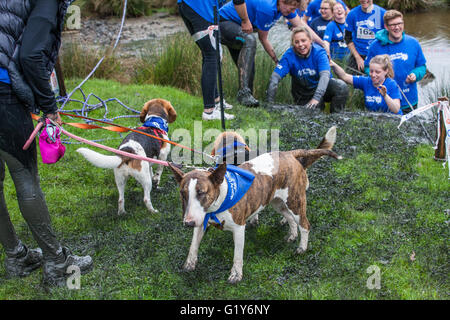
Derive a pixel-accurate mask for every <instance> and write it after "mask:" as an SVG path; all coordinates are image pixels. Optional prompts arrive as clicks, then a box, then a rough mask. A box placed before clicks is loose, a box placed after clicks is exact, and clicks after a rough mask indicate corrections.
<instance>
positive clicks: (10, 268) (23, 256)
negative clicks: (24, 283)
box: [5, 245, 42, 278]
mask: <svg viewBox="0 0 450 320" xmlns="http://www.w3.org/2000/svg"><path fill="white" fill-rule="evenodd" d="M22 246H23V250H21V251H20V252H19V253H18V254H17V255H15V256H7V257H6V260H5V271H6V277H7V278H14V277H26V276H28V275H29V274H30V273H32V272H33V271H34V270H36V269H38V268H39V267H40V266H41V265H42V250H41V248H37V249H28V248H27V246H25V245H22Z"/></svg>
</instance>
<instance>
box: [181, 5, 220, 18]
mask: <svg viewBox="0 0 450 320" xmlns="http://www.w3.org/2000/svg"><path fill="white" fill-rule="evenodd" d="M180 2H184V3H186V4H187V5H188V6H189V7H191V9H192V10H194V11H195V12H196V13H197V14H199V15H200V16H201V17H202V18H203V19H205V20H206V21H208V22H211V23H214V10H213V6H217V9H219V8H220V5H221V4H219V2H221V1H219V0H178V1H177V3H180Z"/></svg>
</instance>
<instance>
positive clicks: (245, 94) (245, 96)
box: [237, 88, 259, 107]
mask: <svg viewBox="0 0 450 320" xmlns="http://www.w3.org/2000/svg"><path fill="white" fill-rule="evenodd" d="M237 101H238V102H239V103H240V104H242V105H244V106H247V107H258V106H259V101H258V100H256V99H255V98H254V97H253V95H252V93H251V91H250V89H249V88H244V89H241V90H239V91H238V93H237Z"/></svg>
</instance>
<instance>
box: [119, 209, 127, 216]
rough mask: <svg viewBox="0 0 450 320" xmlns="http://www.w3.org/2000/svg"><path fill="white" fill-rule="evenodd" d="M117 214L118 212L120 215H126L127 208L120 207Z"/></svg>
mask: <svg viewBox="0 0 450 320" xmlns="http://www.w3.org/2000/svg"><path fill="white" fill-rule="evenodd" d="M117 214H118V215H119V216H123V215H126V214H127V212H126V211H125V210H123V209H119V210H118V211H117Z"/></svg>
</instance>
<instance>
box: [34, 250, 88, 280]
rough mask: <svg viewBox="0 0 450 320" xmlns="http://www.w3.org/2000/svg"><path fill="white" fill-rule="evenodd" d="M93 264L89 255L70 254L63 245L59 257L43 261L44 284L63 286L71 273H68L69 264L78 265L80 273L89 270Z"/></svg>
mask: <svg viewBox="0 0 450 320" xmlns="http://www.w3.org/2000/svg"><path fill="white" fill-rule="evenodd" d="M58 260H62V261H58ZM93 265H94V263H93V261H92V258H91V257H90V256H84V257H79V256H76V255H74V254H72V253H71V252H70V250H69V249H68V248H65V247H63V248H62V253H61V257H59V259H58V258H57V259H55V260H48V261H45V262H44V272H43V275H44V279H43V280H44V284H45V285H53V286H59V287H62V286H65V285H66V283H67V278H68V277H69V276H70V275H71V274H70V273H68V268H69V267H70V266H74V267H78V268H79V270H80V274H86V273H88V272H89V271H91V269H92V267H93Z"/></svg>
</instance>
